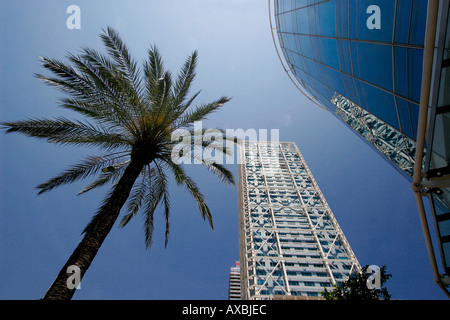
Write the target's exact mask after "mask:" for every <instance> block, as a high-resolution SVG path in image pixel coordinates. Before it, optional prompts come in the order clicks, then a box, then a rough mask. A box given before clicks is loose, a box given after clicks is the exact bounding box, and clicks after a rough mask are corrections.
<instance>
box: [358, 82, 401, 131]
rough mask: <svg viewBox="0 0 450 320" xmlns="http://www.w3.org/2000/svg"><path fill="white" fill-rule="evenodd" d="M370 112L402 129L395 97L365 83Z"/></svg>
mask: <svg viewBox="0 0 450 320" xmlns="http://www.w3.org/2000/svg"><path fill="white" fill-rule="evenodd" d="M363 88H364V93H365V95H366V99H367V103H368V111H369V112H371V113H373V114H374V115H375V116H377V117H378V118H380V119H381V120H384V121H386V122H387V123H388V124H390V125H391V126H393V127H394V128H396V129H400V126H399V122H398V117H397V110H396V108H395V101H394V96H393V95H392V94H390V93H388V92H385V91H383V90H380V89H378V88H376V87H373V86H371V85H368V84H366V83H363Z"/></svg>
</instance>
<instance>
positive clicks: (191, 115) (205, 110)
mask: <svg viewBox="0 0 450 320" xmlns="http://www.w3.org/2000/svg"><path fill="white" fill-rule="evenodd" d="M230 100H231V98H228V97H221V98H220V99H218V100H216V101H214V102H211V103H208V104H203V105H201V106H199V107H197V108H195V109H194V110H192V111H186V112H185V113H184V114H183V116H181V117H180V118H179V119H178V121H176V123H175V128H181V127H184V126H188V125H191V124H193V123H194V122H196V121H201V120H205V119H206V116H208V115H209V114H211V113H213V112H215V111H217V110H218V109H220V108H221V107H222V106H223V105H224V104H225V103H226V102H228V101H230Z"/></svg>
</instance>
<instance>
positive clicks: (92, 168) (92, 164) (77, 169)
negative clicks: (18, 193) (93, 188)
mask: <svg viewBox="0 0 450 320" xmlns="http://www.w3.org/2000/svg"><path fill="white" fill-rule="evenodd" d="M120 158H123V155H117V154H116V155H106V156H102V157H96V156H91V157H87V158H86V159H84V160H83V161H81V162H79V163H77V164H75V165H72V166H71V167H70V168H68V169H67V170H66V171H64V172H63V173H61V174H60V175H58V176H56V177H54V178H52V179H50V180H48V181H47V182H44V183H42V184H40V185H38V186H37V189H39V192H38V194H42V193H44V192H48V191H50V190H52V189H54V188H56V187H59V186H61V185H64V184H69V183H73V182H75V181H78V180H80V179H84V178H86V177H88V176H90V175H94V174H96V173H97V172H98V171H99V170H101V169H103V168H105V167H108V166H110V165H113V164H114V163H115V162H116V161H117V160H118V159H120Z"/></svg>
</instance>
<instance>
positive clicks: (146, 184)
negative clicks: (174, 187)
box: [2, 27, 235, 300]
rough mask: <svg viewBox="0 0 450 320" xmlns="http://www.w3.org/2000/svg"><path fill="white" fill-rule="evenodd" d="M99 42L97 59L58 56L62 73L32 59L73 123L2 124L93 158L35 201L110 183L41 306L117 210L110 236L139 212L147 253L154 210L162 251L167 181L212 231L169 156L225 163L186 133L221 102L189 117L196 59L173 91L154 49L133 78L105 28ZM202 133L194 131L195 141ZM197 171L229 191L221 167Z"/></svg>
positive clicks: (85, 53) (133, 67) (62, 294)
mask: <svg viewBox="0 0 450 320" xmlns="http://www.w3.org/2000/svg"><path fill="white" fill-rule="evenodd" d="M100 37H101V39H102V41H103V44H104V45H105V47H106V50H107V54H102V53H100V52H98V51H95V50H93V49H90V48H82V49H81V51H80V53H79V54H77V55H74V54H68V56H67V58H68V60H69V61H70V62H71V63H70V64H64V63H62V62H61V61H58V60H55V59H49V58H45V57H41V62H42V66H43V67H44V68H45V69H48V70H49V71H50V72H51V74H52V76H51V77H50V76H44V75H42V74H37V75H36V76H37V77H38V78H39V79H42V80H44V81H45V82H46V83H47V84H49V85H51V86H55V87H57V88H59V89H61V90H62V91H63V92H65V93H66V94H68V97H65V98H62V99H61V105H62V107H64V108H66V109H69V110H72V111H75V112H78V113H80V114H81V115H82V116H83V119H82V120H76V121H75V120H74V121H72V120H69V119H67V118H61V117H60V118H52V119H30V120H26V121H18V122H5V123H2V126H3V129H5V130H6V132H7V133H10V132H18V133H22V134H25V135H27V136H30V137H35V138H40V139H45V140H47V141H48V142H51V143H57V144H61V145H76V146H89V147H96V148H98V149H100V150H101V151H102V152H103V153H102V154H101V155H96V156H91V157H87V158H85V159H83V160H82V161H80V162H78V163H77V164H75V165H73V166H71V167H69V168H68V169H67V170H65V171H64V172H62V174H60V175H58V176H56V177H54V178H52V179H50V180H48V181H47V182H45V183H42V184H40V185H39V186H38V187H37V188H38V189H39V193H38V194H42V193H45V192H47V191H50V190H52V189H54V188H56V187H59V186H62V185H64V184H68V183H73V182H75V181H78V180H80V179H84V178H87V177H91V176H96V179H95V180H94V182H93V183H91V184H89V185H88V186H87V187H86V188H84V189H83V190H82V191H81V192H80V193H84V192H87V191H89V190H92V189H94V188H97V187H100V186H102V185H105V184H106V183H112V187H111V191H110V192H109V193H108V194H107V196H106V198H105V199H104V201H103V203H102V204H101V206H100V208H99V209H98V211H97V213H96V214H95V215H94V216H93V218H92V220H91V221H90V222H89V224H88V225H87V226H86V228H85V229H84V231H83V234H84V236H83V239H82V240H81V242H80V243H79V245H78V247H77V248H76V249H75V251H74V252H73V254H72V255H71V256H70V258H69V259H68V260H67V262H66V264H65V265H64V267H63V268H62V269H61V271H60V273H59V274H58V276H57V277H56V279H55V281H54V282H53V284H52V285H51V287H50V288H49V290H48V291H47V293H46V294H45V296H44V299H61V300H62V299H71V298H72V296H73V294H74V291H75V289H74V288H73V289H70V288H69V287H70V286H68V278H69V277H70V275H71V274H68V273H67V272H68V268H69V267H70V268H72V267H71V266H76V267H78V268H79V270H80V277H81V278H82V277H83V275H84V274H85V272H86V271H87V269H88V268H89V266H90V264H91V262H92V261H93V259H94V257H95V255H96V253H97V251H98V250H99V249H100V246H101V245H102V243H103V241H104V239H105V238H106V236H107V235H108V233H109V232H110V230H111V229H112V227H113V225H114V224H115V222H116V220H117V218H118V216H119V213H120V211H121V209H122V207H123V206H124V205H125V204H126V205H127V206H126V209H127V213H126V214H125V215H124V216H123V217H122V219H121V221H120V226H121V227H123V226H125V225H126V224H127V223H128V221H130V219H131V218H132V217H133V216H135V215H136V214H137V213H138V212H142V213H143V215H144V218H145V228H144V229H145V243H146V246H147V248H149V247H150V246H151V244H152V232H153V214H154V212H155V210H156V208H157V207H158V205H161V206H162V207H163V211H164V216H165V221H166V226H165V227H166V233H165V245H166V246H167V240H168V236H169V222H170V219H169V216H170V201H169V194H168V174H170V173H171V174H173V176H174V179H175V181H176V183H177V184H178V185H180V186H184V187H186V189H187V190H188V191H189V193H190V194H191V195H192V197H193V198H194V199H195V201H196V203H197V205H198V208H199V210H200V213H201V216H202V217H203V219H204V220H205V219H206V220H208V221H209V223H210V225H211V228H213V222H212V217H211V212H210V210H209V208H208V206H207V205H206V203H205V199H204V196H203V195H202V193H201V192H200V191H199V189H198V187H197V185H196V183H195V182H194V181H193V180H192V179H191V177H189V176H188V175H187V174H186V172H185V170H184V168H183V166H182V164H181V163H179V161H178V162H177V161H175V160H174V157H173V155H174V154H175V155H179V153H180V152H181V153H182V152H183V150H184V152H185V153H186V150H188V151H189V153H193V152H191V151H192V150H193V146H194V145H196V146H198V145H199V146H201V148H203V149H205V148H211V149H214V152H219V153H220V154H222V155H226V154H228V153H227V152H228V150H227V148H225V147H223V145H222V146H220V145H219V144H218V143H213V139H211V140H209V141H208V139H204V138H203V139H201V141H198V140H199V138H198V136H199V134H198V132H195V130H194V129H195V126H194V125H193V124H194V122H196V121H201V120H203V119H205V118H206V116H208V115H209V114H211V113H212V112H214V111H217V110H218V109H220V107H221V106H223V104H224V103H226V102H228V101H229V100H230V99H229V98H228V97H221V98H220V99H218V100H216V101H213V102H211V103H208V104H203V105H200V106H197V107H195V108H191V104H192V102H193V101H194V99H195V98H196V97H197V96H198V94H199V92H197V93H195V94H194V95H192V96H191V97H188V95H189V89H190V87H191V84H192V81H193V80H194V77H195V68H196V61H197V52H196V51H194V52H193V53H192V55H190V56H189V57H188V58H187V59H186V62H185V63H184V65H183V67H182V69H181V72H180V73H179V74H178V76H177V79H176V81H175V82H172V75H171V73H170V72H169V71H165V70H164V65H163V61H162V59H161V56H160V53H159V51H158V49H157V48H156V47H155V46H152V47H151V48H150V49H149V50H148V60H146V61H145V62H144V63H143V65H142V69H140V68H138V64H137V63H136V61H135V60H134V59H133V58H132V57H131V56H130V54H129V51H128V49H127V47H126V45H125V44H124V43H123V42H122V40H121V38H120V37H119V35H118V33H117V32H116V31H115V30H114V29H112V28H109V27H108V28H107V29H106V30H102V33H101V35H100ZM72 65H73V66H72ZM181 129H183V130H184V132H188V133H189V134H190V135H192V137H197V138H195V139H183V141H184V142H185V143H190V145H189V146H188V147H189V149H186V148H181V149H180V148H179V146H180V144H182V143H183V141H181V140H177V139H174V138H173V136H174V133H175V132H177V130H178V131H179V130H181ZM205 131H206V129H203V131H202V132H200V133H205ZM219 132H220V133H221V135H222V136H223V138H224V139H228V137H227V136H226V135H225V134H224V131H223V130H222V131H219ZM186 141H188V142H186ZM234 142H235V141H234ZM181 155H182V154H181ZM184 156H186V154H184ZM200 161H201V162H202V163H203V164H204V165H206V166H207V167H208V168H209V169H210V170H211V171H212V172H213V173H214V174H216V175H217V176H218V177H219V178H220V179H221V180H222V181H224V182H225V183H228V184H234V180H233V175H232V173H231V172H230V171H229V170H227V169H226V168H225V167H224V166H223V165H221V164H220V163H218V162H214V161H210V160H208V159H200Z"/></svg>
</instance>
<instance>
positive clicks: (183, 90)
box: [173, 51, 198, 107]
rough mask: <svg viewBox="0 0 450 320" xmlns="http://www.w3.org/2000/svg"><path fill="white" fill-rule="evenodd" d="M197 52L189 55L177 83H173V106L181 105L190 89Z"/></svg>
mask: <svg viewBox="0 0 450 320" xmlns="http://www.w3.org/2000/svg"><path fill="white" fill-rule="evenodd" d="M197 56H198V53H197V51H194V52H193V53H192V55H190V56H189V57H188V58H187V59H186V62H185V63H184V65H183V68H182V69H181V72H180V73H179V75H178V78H177V81H176V82H175V85H174V88H173V91H174V92H173V96H174V97H175V101H174V106H175V107H176V106H179V105H181V104H182V103H183V102H184V100H185V99H186V96H187V95H188V93H189V88H190V87H191V84H192V81H194V78H195V68H196V67H197Z"/></svg>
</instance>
